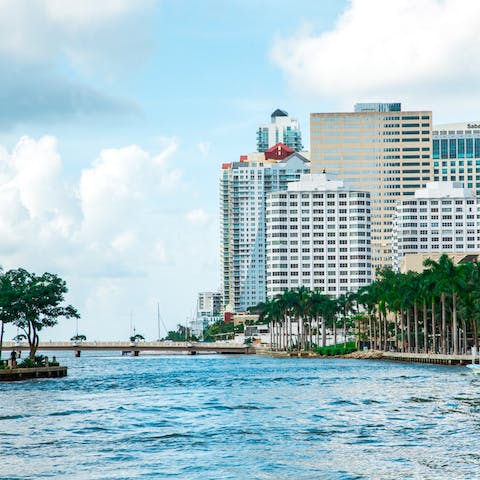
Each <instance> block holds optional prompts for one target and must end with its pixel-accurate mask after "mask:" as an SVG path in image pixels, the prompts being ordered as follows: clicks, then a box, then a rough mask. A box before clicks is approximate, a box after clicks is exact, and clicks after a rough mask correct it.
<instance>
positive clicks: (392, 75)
mask: <svg viewBox="0 0 480 480" xmlns="http://www.w3.org/2000/svg"><path fill="white" fill-rule="evenodd" d="M479 26H480V3H479V2H477V1H475V0H463V1H461V2H458V1H456V0H396V1H395V2H386V1H384V0H351V1H350V3H349V5H348V7H347V8H346V10H345V11H344V12H343V14H342V15H341V16H340V17H339V18H338V21H337V22H336V25H335V27H334V28H333V29H332V30H330V31H326V32H323V33H321V34H315V33H313V32H312V30H309V29H308V28H304V29H303V30H302V31H300V32H299V33H298V34H297V35H296V36H294V37H291V38H278V39H277V40H276V42H275V44H274V46H273V49H272V51H271V57H272V59H273V61H274V63H276V64H277V65H278V66H279V67H280V68H281V69H282V70H283V71H284V73H285V76H286V78H287V79H288V81H290V82H291V83H292V85H293V86H294V87H295V88H296V89H298V90H299V91H302V92H303V93H305V94H306V95H313V96H314V97H316V98H322V97H323V98H325V97H334V98H336V99H339V98H341V99H344V100H345V101H347V102H349V103H350V102H352V101H355V100H361V101H362V100H363V101H365V100H367V101H368V100H388V101H390V100H405V99H406V100H407V101H408V103H409V104H413V103H417V104H421V105H422V106H425V105H426V106H428V104H429V103H430V102H433V103H435V105H438V106H440V107H442V106H443V107H445V108H450V107H452V106H453V104H455V105H456V107H457V108H458V107H459V102H460V104H461V105H460V109H463V107H467V104H466V102H464V100H465V99H467V98H469V100H470V101H471V100H472V97H473V98H476V99H477V101H478V100H479V99H480V94H479V93H478V89H477V88H476V85H477V83H478V81H479V80H480V64H479V63H478V61H477V59H478V57H479V55H480V43H479V42H478V41H477V36H478V28H479ZM470 103H473V102H470ZM410 106H412V107H415V106H416V105H410Z"/></svg>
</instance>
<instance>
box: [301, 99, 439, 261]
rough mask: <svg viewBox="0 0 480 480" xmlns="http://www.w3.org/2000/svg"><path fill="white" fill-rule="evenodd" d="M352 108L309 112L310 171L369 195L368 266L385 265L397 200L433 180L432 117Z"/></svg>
mask: <svg viewBox="0 0 480 480" xmlns="http://www.w3.org/2000/svg"><path fill="white" fill-rule="evenodd" d="M355 110H356V111H355V112H348V113H312V114H311V116H310V138H311V161H312V164H311V170H312V173H319V172H322V171H326V172H327V173H336V174H338V177H339V178H341V179H342V180H344V181H345V182H346V183H347V184H348V185H350V186H352V187H354V188H357V189H359V190H362V191H364V190H366V191H369V192H370V194H371V202H372V226H371V228H372V267H373V268H377V267H383V266H390V265H391V264H392V226H393V218H394V215H395V205H396V202H397V200H399V199H402V198H405V197H412V196H413V195H414V193H415V191H416V190H418V189H419V188H422V187H424V186H425V184H426V183H427V182H429V181H431V178H432V168H431V145H432V113H431V112H429V111H401V108H400V104H398V103H393V104H390V103H380V104H374V103H368V104H357V105H356V106H355Z"/></svg>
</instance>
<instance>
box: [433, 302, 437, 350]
mask: <svg viewBox="0 0 480 480" xmlns="http://www.w3.org/2000/svg"><path fill="white" fill-rule="evenodd" d="M435 323H436V322H435V297H433V298H432V352H433V353H437V329H436V328H435Z"/></svg>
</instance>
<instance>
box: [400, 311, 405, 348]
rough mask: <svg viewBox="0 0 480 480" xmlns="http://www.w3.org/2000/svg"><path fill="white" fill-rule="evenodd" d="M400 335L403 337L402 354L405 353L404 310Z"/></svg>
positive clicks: (401, 317) (401, 315)
mask: <svg viewBox="0 0 480 480" xmlns="http://www.w3.org/2000/svg"><path fill="white" fill-rule="evenodd" d="M400 335H401V336H402V353H405V317H404V312H403V310H400Z"/></svg>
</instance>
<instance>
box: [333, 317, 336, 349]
mask: <svg viewBox="0 0 480 480" xmlns="http://www.w3.org/2000/svg"><path fill="white" fill-rule="evenodd" d="M333 344H334V345H336V344H337V317H333Z"/></svg>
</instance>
